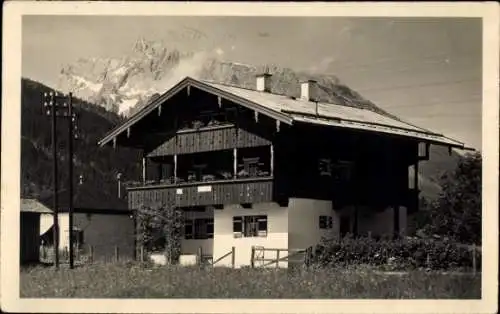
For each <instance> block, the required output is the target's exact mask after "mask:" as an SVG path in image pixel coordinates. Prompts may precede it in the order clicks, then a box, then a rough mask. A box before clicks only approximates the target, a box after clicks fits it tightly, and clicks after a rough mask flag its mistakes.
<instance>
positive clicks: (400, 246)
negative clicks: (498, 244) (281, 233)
mask: <svg viewBox="0 0 500 314" xmlns="http://www.w3.org/2000/svg"><path fill="white" fill-rule="evenodd" d="M312 262H313V263H314V264H319V265H321V266H327V265H328V266H347V265H353V264H357V265H359V264H364V265H371V266H380V267H381V268H385V269H387V270H408V269H418V268H425V269H430V270H457V269H462V270H472V271H474V272H475V271H480V270H481V251H480V248H479V249H478V248H476V247H475V246H469V245H463V244H459V243H454V242H451V241H446V240H434V239H418V238H402V239H379V240H377V239H374V238H371V237H361V238H352V237H349V236H348V237H346V238H343V239H341V240H337V241H331V240H323V241H322V243H321V244H319V245H318V246H317V247H316V249H315V252H314V257H313V259H312Z"/></svg>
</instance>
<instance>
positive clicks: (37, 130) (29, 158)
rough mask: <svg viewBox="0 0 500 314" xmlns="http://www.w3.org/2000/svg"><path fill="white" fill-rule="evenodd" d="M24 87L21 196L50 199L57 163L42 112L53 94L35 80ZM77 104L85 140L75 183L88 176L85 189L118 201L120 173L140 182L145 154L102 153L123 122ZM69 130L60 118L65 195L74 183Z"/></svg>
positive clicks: (80, 142)
mask: <svg viewBox="0 0 500 314" xmlns="http://www.w3.org/2000/svg"><path fill="white" fill-rule="evenodd" d="M21 85H22V90H21V91H22V97H21V106H22V121H21V129H22V130H21V195H22V197H35V198H44V197H46V196H48V195H50V194H51V192H52V174H53V162H52V160H53V158H52V149H51V147H52V142H51V121H50V117H48V116H46V115H44V113H43V110H42V93H44V92H49V91H51V90H52V89H51V88H49V87H47V86H45V85H43V84H40V83H38V82H35V81H32V80H29V79H22V81H21ZM73 103H74V106H75V110H74V111H75V112H76V114H77V123H78V134H79V138H78V139H77V140H76V141H75V142H74V161H75V162H74V177H75V183H77V181H78V178H79V176H80V175H82V176H83V183H84V184H86V185H87V186H91V187H92V188H93V189H96V191H99V192H100V193H96V195H102V197H106V195H115V194H116V175H117V173H118V172H121V173H122V174H123V178H124V180H136V179H138V178H139V175H140V173H141V171H140V163H139V161H140V159H139V158H140V155H139V152H138V151H134V150H130V149H123V148H117V149H116V150H113V148H110V147H104V148H100V147H98V145H97V142H98V141H99V139H101V138H102V137H103V136H104V135H105V134H106V133H107V132H109V131H110V130H111V129H112V128H113V127H114V126H115V125H116V124H118V123H120V121H121V120H122V118H121V117H120V116H118V115H116V114H114V113H111V112H108V111H106V110H105V109H104V108H102V107H98V106H95V105H92V104H90V103H87V102H85V101H82V100H80V99H75V98H74V99H73ZM67 129H68V121H67V120H66V119H64V118H59V119H58V125H57V132H58V156H57V157H58V159H59V161H60V162H59V171H58V173H59V184H60V189H65V187H66V186H67V182H68V177H67V176H68V171H67V168H68V150H67V144H68V134H67Z"/></svg>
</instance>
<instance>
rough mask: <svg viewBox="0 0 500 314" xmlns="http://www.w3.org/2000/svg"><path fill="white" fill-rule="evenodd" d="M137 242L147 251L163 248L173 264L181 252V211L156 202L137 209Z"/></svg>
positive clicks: (169, 261) (168, 260)
mask: <svg viewBox="0 0 500 314" xmlns="http://www.w3.org/2000/svg"><path fill="white" fill-rule="evenodd" d="M137 222H138V236H139V239H138V240H139V243H141V244H142V245H143V246H144V248H145V249H146V250H147V251H149V252H155V251H156V252H157V251H160V250H164V252H165V256H166V258H167V262H168V263H170V264H175V263H176V262H177V261H178V259H179V256H180V252H181V247H180V245H181V236H182V227H183V215H182V211H181V210H180V209H179V208H177V207H175V206H165V205H162V204H156V205H154V206H141V207H140V208H139V209H138V210H137Z"/></svg>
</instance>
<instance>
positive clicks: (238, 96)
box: [99, 77, 466, 149]
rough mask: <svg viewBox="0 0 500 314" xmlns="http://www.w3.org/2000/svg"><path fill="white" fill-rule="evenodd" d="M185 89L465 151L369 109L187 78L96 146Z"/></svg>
mask: <svg viewBox="0 0 500 314" xmlns="http://www.w3.org/2000/svg"><path fill="white" fill-rule="evenodd" d="M186 86H194V87H196V88H200V89H202V90H204V91H206V92H209V93H212V94H215V95H217V96H220V97H222V98H227V99H229V100H231V101H233V102H236V103H240V104H241V105H244V106H247V107H250V108H251V109H254V110H257V111H260V112H261V113H263V114H267V115H269V116H271V117H273V118H276V119H278V120H281V121H283V122H285V123H288V124H290V125H293V124H294V122H302V123H309V124H315V125H324V126H329V127H342V128H349V129H357V130H364V131H369V132H375V133H384V134H392V135H398V136H404V137H410V138H414V139H418V140H421V141H424V142H429V143H433V144H440V145H446V146H450V147H455V148H460V149H466V147H465V146H464V144H463V143H461V142H459V141H456V140H453V139H450V138H448V137H446V136H444V135H442V134H439V133H436V132H432V131H429V130H427V129H424V128H421V127H418V126H415V125H413V124H410V123H408V122H404V121H402V120H401V119H399V118H395V117H393V116H391V115H384V114H381V113H377V112H375V111H373V110H370V109H366V108H360V107H355V106H346V105H340V104H333V103H325V102H313V101H307V100H303V99H299V98H293V97H289V96H286V95H279V94H274V93H270V92H262V91H257V90H253V89H248V88H242V87H238V86H232V85H224V84H220V83H215V82H210V81H202V80H196V79H193V78H190V77H186V78H184V79H183V80H181V81H179V82H178V83H177V84H175V85H174V86H173V87H172V88H170V89H169V90H168V91H167V92H165V93H164V94H163V95H161V96H160V97H157V98H155V99H154V100H152V101H151V102H150V103H149V104H148V105H147V106H145V107H144V108H142V109H141V110H140V111H139V112H137V113H136V114H135V115H133V116H132V117H130V118H129V119H128V120H127V121H125V122H124V123H122V124H121V125H119V126H117V127H116V128H114V129H113V130H111V131H110V132H109V133H108V134H107V135H106V136H105V137H104V138H103V139H102V140H101V141H99V145H101V146H103V145H106V144H107V143H109V142H110V141H111V140H112V139H113V138H115V137H116V136H118V135H119V134H120V133H122V132H124V131H125V130H126V129H127V128H129V127H130V126H132V125H133V124H135V123H136V122H137V121H139V120H141V119H142V118H143V117H145V116H146V115H148V114H149V113H150V112H151V111H153V110H154V109H156V108H157V107H158V106H159V105H161V104H162V103H164V102H165V101H166V100H168V99H169V98H170V97H172V96H173V95H175V94H176V93H177V92H179V91H180V90H181V89H183V88H184V87H186Z"/></svg>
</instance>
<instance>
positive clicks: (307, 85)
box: [300, 80, 317, 101]
mask: <svg viewBox="0 0 500 314" xmlns="http://www.w3.org/2000/svg"><path fill="white" fill-rule="evenodd" d="M316 84H317V82H316V81H315V80H307V81H304V82H302V83H300V99H302V100H307V101H316V95H315V91H316Z"/></svg>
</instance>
